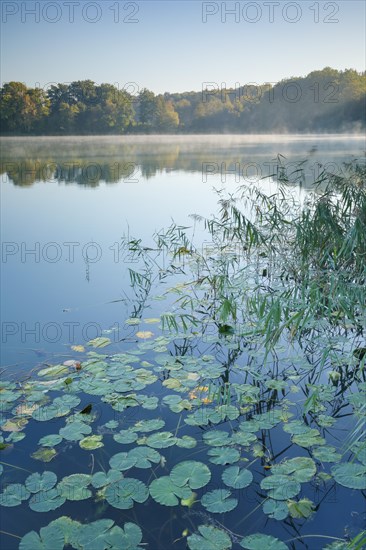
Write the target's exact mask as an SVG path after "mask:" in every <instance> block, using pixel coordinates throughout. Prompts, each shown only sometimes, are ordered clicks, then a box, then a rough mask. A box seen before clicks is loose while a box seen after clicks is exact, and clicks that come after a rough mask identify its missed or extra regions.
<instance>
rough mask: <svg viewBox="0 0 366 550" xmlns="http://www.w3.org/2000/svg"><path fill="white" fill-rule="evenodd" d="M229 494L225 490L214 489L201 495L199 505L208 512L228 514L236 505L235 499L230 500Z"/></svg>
mask: <svg viewBox="0 0 366 550" xmlns="http://www.w3.org/2000/svg"><path fill="white" fill-rule="evenodd" d="M230 496H231V493H230V491H228V490H227V489H214V490H213V491H210V492H208V493H206V494H205V495H203V497H202V498H201V504H202V506H204V507H205V508H206V510H208V511H209V512H215V513H223V512H230V510H234V508H236V507H237V505H238V500H237V499H236V498H230Z"/></svg>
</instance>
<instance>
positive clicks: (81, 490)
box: [57, 474, 92, 500]
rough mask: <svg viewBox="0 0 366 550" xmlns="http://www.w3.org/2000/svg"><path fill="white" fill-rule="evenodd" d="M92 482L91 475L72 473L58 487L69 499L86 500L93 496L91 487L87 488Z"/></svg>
mask: <svg viewBox="0 0 366 550" xmlns="http://www.w3.org/2000/svg"><path fill="white" fill-rule="evenodd" d="M90 482H91V476H90V475H87V474H72V475H70V476H66V477H64V478H63V479H62V480H61V481H60V483H59V484H58V485H57V488H58V489H59V491H60V494H61V495H62V496H64V497H65V498H66V499H67V500H86V499H88V498H90V497H91V496H92V493H91V491H90V489H87V487H88V485H89V484H90Z"/></svg>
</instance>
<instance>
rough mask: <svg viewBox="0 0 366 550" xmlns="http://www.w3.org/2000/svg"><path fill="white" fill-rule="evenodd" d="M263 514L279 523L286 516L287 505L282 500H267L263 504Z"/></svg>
mask: <svg viewBox="0 0 366 550" xmlns="http://www.w3.org/2000/svg"><path fill="white" fill-rule="evenodd" d="M262 508H263V512H264V513H265V514H266V515H267V516H269V517H270V518H272V519H276V520H277V521H281V520H283V519H286V518H287V516H288V507H287V503H286V502H284V501H282V500H273V499H272V498H269V499H267V500H265V501H264V502H263V506H262Z"/></svg>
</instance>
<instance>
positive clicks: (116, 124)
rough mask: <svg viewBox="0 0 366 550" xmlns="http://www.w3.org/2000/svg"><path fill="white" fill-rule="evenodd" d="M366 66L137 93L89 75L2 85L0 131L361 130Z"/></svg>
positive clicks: (300, 131) (182, 131) (37, 133)
mask: <svg viewBox="0 0 366 550" xmlns="http://www.w3.org/2000/svg"><path fill="white" fill-rule="evenodd" d="M365 90H366V73H365V72H362V73H359V72H357V71H355V70H354V69H346V70H344V71H338V70H336V69H332V68H330V67H326V68H325V69H323V70H321V71H313V72H312V73H310V74H309V75H307V76H306V77H292V78H288V79H284V80H282V81H280V82H278V83H276V84H271V83H265V84H262V85H257V84H247V85H240V84H237V85H235V87H231V88H230V87H226V86H225V85H221V84H220V85H219V84H216V83H212V82H207V83H203V86H202V90H201V91H199V92H184V93H168V92H167V93H164V94H158V95H156V94H154V93H153V92H152V91H150V90H147V89H142V90H141V91H140V92H139V93H138V94H137V95H134V94H131V93H129V92H128V91H127V90H125V89H122V90H120V89H118V88H117V87H116V86H114V85H111V84H100V85H97V84H95V83H94V82H93V81H91V80H81V81H75V82H72V83H71V84H57V85H52V86H50V87H49V89H47V90H43V89H42V88H28V87H27V86H26V85H25V84H23V83H21V82H8V83H5V84H4V85H3V86H2V87H1V89H0V112H1V114H0V131H1V134H2V135H90V134H101V135H103V134H111V135H114V134H117V135H120V134H132V133H141V134H159V133H160V134H166V133H182V134H184V133H223V132H225V133H268V132H299V133H302V132H345V131H362V130H363V129H364V128H365V126H366V123H365V119H366V116H365V113H366V93H365Z"/></svg>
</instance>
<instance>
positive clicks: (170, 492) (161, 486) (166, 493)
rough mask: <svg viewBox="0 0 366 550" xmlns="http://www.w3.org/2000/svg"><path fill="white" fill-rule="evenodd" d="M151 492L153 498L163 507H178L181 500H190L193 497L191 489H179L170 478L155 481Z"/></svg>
mask: <svg viewBox="0 0 366 550" xmlns="http://www.w3.org/2000/svg"><path fill="white" fill-rule="evenodd" d="M149 490H150V495H151V496H152V498H153V499H154V500H155V501H156V502H158V503H159V504H162V505H163V506H177V505H178V504H179V499H188V498H190V496H191V495H192V492H191V490H190V489H189V487H187V486H183V487H178V485H175V484H174V483H173V481H172V480H171V478H170V477H169V476H162V477H159V478H158V479H154V480H153V481H152V482H151V484H150V487H149Z"/></svg>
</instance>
